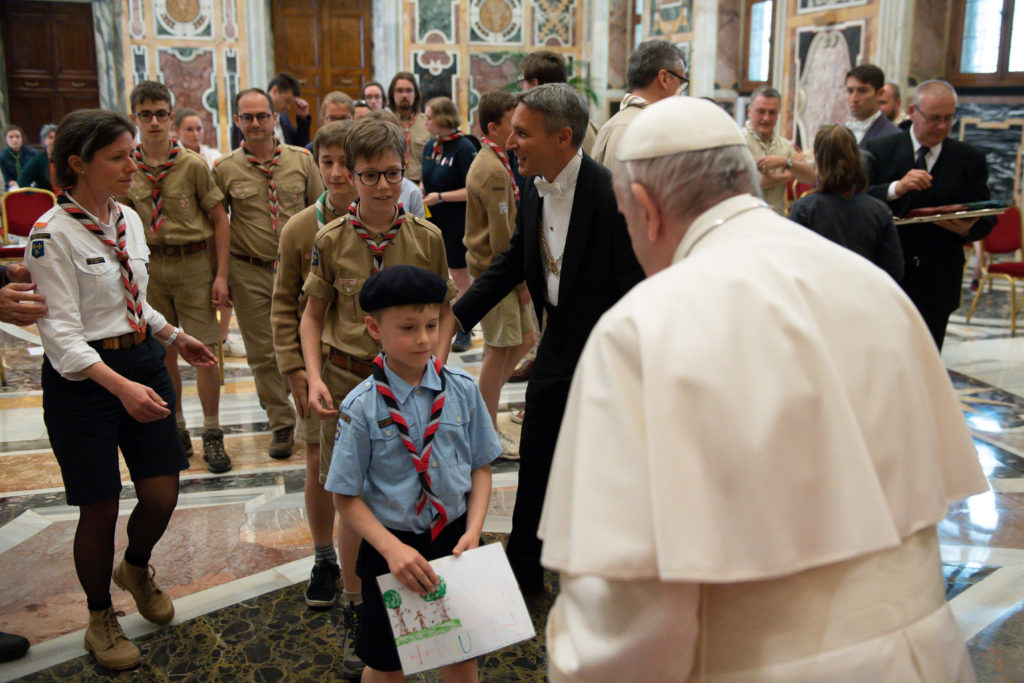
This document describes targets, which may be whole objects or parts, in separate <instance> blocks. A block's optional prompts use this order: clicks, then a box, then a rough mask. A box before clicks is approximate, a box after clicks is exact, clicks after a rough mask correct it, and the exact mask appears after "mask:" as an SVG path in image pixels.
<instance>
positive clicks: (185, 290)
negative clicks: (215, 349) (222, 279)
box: [146, 251, 221, 346]
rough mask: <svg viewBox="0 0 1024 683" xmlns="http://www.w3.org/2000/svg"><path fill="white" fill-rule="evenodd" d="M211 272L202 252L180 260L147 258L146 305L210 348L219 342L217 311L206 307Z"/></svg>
mask: <svg viewBox="0 0 1024 683" xmlns="http://www.w3.org/2000/svg"><path fill="white" fill-rule="evenodd" d="M212 287H213V269H212V268H211V267H210V259H209V256H208V255H207V254H206V252H205V251H199V252H196V253H194V254H185V255H184V256H165V255H162V254H151V255H150V257H149V286H148V287H147V289H146V301H148V302H149V305H150V306H152V307H153V308H155V309H156V310H158V311H160V313H162V314H163V316H164V317H165V318H167V322H169V323H170V324H171V325H174V326H175V327H177V326H178V325H180V326H181V327H182V328H183V329H184V330H185V332H187V333H188V334H190V335H192V336H193V337H195V338H196V339H198V340H199V341H201V342H203V343H204V344H208V345H210V346H216V345H217V342H219V341H220V340H221V339H220V323H219V322H218V321H217V311H216V310H215V309H214V308H213V304H211V303H210V290H211V288H212Z"/></svg>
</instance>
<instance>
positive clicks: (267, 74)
mask: <svg viewBox="0 0 1024 683" xmlns="http://www.w3.org/2000/svg"><path fill="white" fill-rule="evenodd" d="M245 45H246V49H247V52H248V54H247V55H245V56H244V57H243V59H244V60H245V62H246V65H245V75H246V78H247V79H248V81H249V82H248V83H243V84H242V87H243V88H266V87H267V83H269V82H270V79H271V78H273V77H274V74H275V73H276V71H274V31H273V22H272V19H271V12H270V0H248V1H247V2H246V3H245ZM229 107H230V103H229ZM232 113H234V112H232Z"/></svg>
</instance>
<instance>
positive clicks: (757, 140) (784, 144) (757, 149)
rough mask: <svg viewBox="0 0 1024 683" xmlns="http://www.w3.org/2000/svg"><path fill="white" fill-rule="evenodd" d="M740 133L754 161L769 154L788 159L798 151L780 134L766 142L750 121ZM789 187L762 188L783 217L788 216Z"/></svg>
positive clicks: (786, 184)
mask: <svg viewBox="0 0 1024 683" xmlns="http://www.w3.org/2000/svg"><path fill="white" fill-rule="evenodd" d="M740 132H742V133H743V139H744V140H745V141H746V143H747V147H748V148H749V149H750V153H751V154H753V155H754V161H757V160H758V159H760V158H761V157H763V156H768V155H769V154H778V155H779V156H783V157H788V156H792V155H793V152H794V151H796V150H795V148H794V147H793V143H792V142H790V141H789V140H787V139H786V138H784V137H782V136H781V135H779V134H778V133H775V134H773V135H772V137H771V139H768V140H766V139H765V138H764V137H762V136H761V134H760V133H758V132H757V131H756V130H754V127H753V126H751V125H750V121H747V123H746V124H745V125H744V126H743V128H742V129H740ZM788 185H789V183H779V184H778V185H775V186H774V187H769V188H764V187H762V188H761V194H763V195H764V200H765V201H766V202H768V204H770V205H771V207H772V208H773V209H775V212H776V213H778V214H781V215H783V216H785V215H786V187H787V186H788Z"/></svg>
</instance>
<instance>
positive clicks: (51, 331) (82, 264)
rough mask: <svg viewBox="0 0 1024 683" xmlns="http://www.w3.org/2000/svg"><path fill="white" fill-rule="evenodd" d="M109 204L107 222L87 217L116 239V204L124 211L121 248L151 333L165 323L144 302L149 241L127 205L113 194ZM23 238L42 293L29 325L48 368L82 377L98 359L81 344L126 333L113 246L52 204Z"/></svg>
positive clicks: (69, 376) (30, 268) (31, 270)
mask: <svg viewBox="0 0 1024 683" xmlns="http://www.w3.org/2000/svg"><path fill="white" fill-rule="evenodd" d="M72 201H73V200H72ZM76 203H77V202H76ZM110 203H111V213H110V218H109V222H108V223H104V222H103V221H101V220H100V219H99V218H97V217H96V216H93V215H92V214H91V213H90V214H89V216H90V217H92V219H93V220H95V221H96V224H97V225H99V226H100V227H101V228H103V232H104V234H105V235H106V236H107V237H109V238H110V239H112V240H116V236H117V230H116V225H115V221H116V216H117V214H116V211H117V209H118V208H120V209H121V211H123V212H124V217H125V227H126V234H125V241H126V247H125V248H126V250H127V251H128V256H129V263H130V265H131V269H132V275H133V277H134V279H135V282H136V283H137V284H138V287H139V297H140V298H141V300H142V317H143V319H144V320H145V321H146V323H147V324H148V325H149V327H150V332H151V333H152V332H156V331H157V330H160V329H163V328H164V327H165V326H166V325H167V320H166V319H165V318H164V317H163V316H162V315H161V314H160V313H158V312H157V311H156V310H155V309H154V308H153V307H152V306H150V305H149V304H148V303H146V285H147V284H148V283H149V267H148V266H149V247H148V246H146V238H145V233H144V232H143V228H142V221H141V220H140V219H139V216H138V214H137V213H135V212H134V211H132V210H131V209H129V208H128V207H127V206H124V205H122V204H117V203H116V202H114V200H110ZM83 210H84V209H83ZM87 213H88V212H87ZM28 242H29V243H28V247H27V248H26V249H25V265H26V266H27V267H28V271H29V273H30V274H31V275H32V281H33V282H35V283H36V284H37V285H38V286H39V293H40V294H42V295H43V296H45V297H46V306H47V311H46V315H45V316H43V317H42V318H41V319H40V320H39V321H38V322H37V323H36V326H37V327H38V328H39V336H40V337H41V338H42V342H43V350H44V351H45V352H46V357H47V358H49V360H50V363H51V364H52V365H53V368H54V370H56V371H57V372H59V373H60V374H61V375H62V376H64V377H66V378H67V379H71V380H81V379H85V376H84V375H83V374H81V373H82V370H84V369H85V368H87V367H89V366H90V365H93V364H94V363H98V362H100V360H102V359H101V358H100V354H99V353H98V352H97V351H96V350H95V349H94V348H92V347H91V346H89V344H88V343H87V342H90V341H95V340H97V339H105V338H107V337H114V336H118V335H122V334H127V333H129V332H132V331H133V330H132V327H131V325H130V324H129V323H128V315H127V310H128V309H127V306H126V305H125V289H124V285H123V284H122V282H121V268H120V265H119V264H118V262H117V257H116V256H114V251H113V249H111V248H110V247H108V246H107V245H105V244H103V242H101V241H100V240H99V238H98V237H96V235H94V234H92V233H91V232H89V231H88V230H87V229H86V228H85V226H83V225H82V224H81V223H80V222H79V221H78V219H76V218H74V217H73V216H71V215H69V214H68V213H67V212H66V211H65V210H64V209H62V208H61V207H60V206H55V207H53V208H52V209H50V210H49V211H47V212H46V213H44V214H43V215H42V217H40V218H39V220H37V221H36V224H35V225H34V226H33V227H32V232H30V233H29V236H28Z"/></svg>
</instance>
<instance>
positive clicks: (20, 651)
mask: <svg viewBox="0 0 1024 683" xmlns="http://www.w3.org/2000/svg"><path fill="white" fill-rule="evenodd" d="M26 652H28V638H26V637H25V636H19V635H15V634H13V633H4V632H2V631H0V662H10V661H13V660H15V659H19V658H21V657H24V656H25V653H26Z"/></svg>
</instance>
